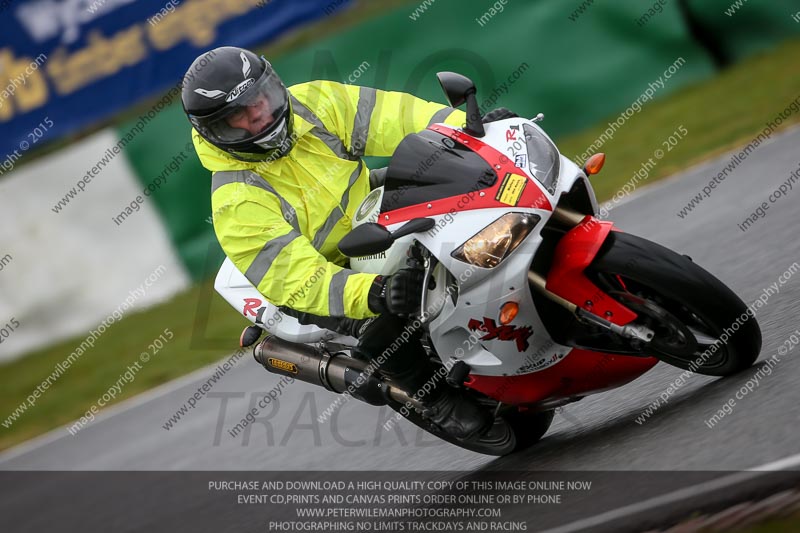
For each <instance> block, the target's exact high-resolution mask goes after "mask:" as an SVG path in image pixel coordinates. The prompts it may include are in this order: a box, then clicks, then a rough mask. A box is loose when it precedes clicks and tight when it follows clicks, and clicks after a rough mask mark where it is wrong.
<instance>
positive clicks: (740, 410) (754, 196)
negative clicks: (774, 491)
mask: <svg viewBox="0 0 800 533" xmlns="http://www.w3.org/2000/svg"><path fill="white" fill-rule="evenodd" d="M798 144H800V130H793V131H791V132H789V133H787V134H784V135H782V136H780V137H777V138H775V139H774V140H773V141H772V142H770V143H769V144H766V145H762V146H761V147H759V148H758V149H757V150H756V151H755V152H754V153H752V154H751V155H750V157H749V158H748V159H747V160H746V161H745V162H744V163H743V164H741V165H740V166H739V167H738V168H737V169H736V170H735V171H734V173H733V174H732V175H731V176H730V177H728V178H727V179H726V180H725V181H724V182H723V183H722V184H720V185H718V186H717V188H716V189H715V190H714V191H713V192H712V194H711V196H710V198H707V199H704V200H703V202H702V203H701V204H700V205H699V206H698V207H696V208H695V209H694V211H692V212H691V213H690V214H689V215H688V216H687V217H685V218H684V219H681V218H679V217H678V216H677V213H678V211H680V209H681V208H682V207H684V206H685V205H686V203H687V202H688V201H689V200H690V199H691V198H692V197H693V196H695V195H696V194H697V193H698V192H700V191H701V189H702V187H703V186H704V185H706V184H707V183H708V181H709V180H710V179H711V178H712V177H713V176H714V175H716V174H717V173H718V172H720V171H721V169H722V168H723V167H724V165H725V164H727V163H728V161H729V156H726V157H723V158H721V159H718V160H714V161H711V162H709V163H706V164H704V165H702V166H700V167H697V168H695V169H692V170H691V171H689V172H688V173H686V174H684V175H681V176H677V177H675V178H671V179H669V180H667V181H664V182H661V183H658V184H656V185H654V186H652V187H649V188H648V189H647V190H646V191H643V192H642V193H641V194H638V195H637V196H636V197H635V198H634V199H633V200H631V201H630V202H627V203H624V204H622V205H620V206H618V207H617V208H616V209H614V210H613V211H612V212H611V214H610V216H609V218H610V219H611V220H614V221H615V222H616V223H617V225H618V226H619V227H621V228H622V229H623V230H625V231H628V232H630V233H635V234H638V235H640V236H642V237H645V238H648V239H651V240H653V241H656V242H659V243H661V244H663V245H665V246H667V247H670V248H672V249H674V250H676V251H678V252H680V253H685V254H688V255H690V256H691V257H692V258H693V259H694V261H695V262H696V263H698V264H700V265H701V266H703V267H704V268H706V269H707V270H709V271H710V272H712V273H713V274H715V275H716V276H717V277H719V278H720V279H721V280H723V281H724V282H725V283H727V284H728V285H729V286H730V287H731V288H732V289H733V290H734V291H735V292H736V293H737V294H739V295H740V297H741V298H742V299H743V300H744V301H745V302H747V303H750V302H752V301H753V300H754V299H756V298H758V296H759V295H761V294H762V291H763V289H764V288H766V287H767V286H769V285H771V284H773V283H775V282H777V281H778V277H779V276H780V275H781V274H782V273H784V272H785V271H786V270H787V268H789V267H790V266H791V265H792V264H793V263H794V262H795V261H798V262H800V243H799V242H798V238H797V227H798V226H797V224H798V215H800V209H798V207H797V206H798V205H799V204H800V192H796V191H795V190H792V191H791V192H789V193H788V196H786V197H784V198H781V199H780V200H778V201H777V202H776V203H774V204H770V208H769V209H768V211H767V214H766V217H765V218H763V219H761V220H759V221H758V222H756V224H755V225H754V226H753V227H751V228H750V229H749V230H748V231H747V232H742V231H740V229H739V228H738V227H737V224H738V223H741V222H742V221H743V220H744V219H745V218H746V217H747V216H748V215H749V214H750V213H751V212H753V210H754V209H755V208H756V207H757V205H759V204H760V203H761V202H762V201H767V196H768V195H769V193H770V192H772V191H773V190H774V189H776V188H777V187H778V186H779V185H780V184H781V183H783V182H785V181H786V180H787V179H788V178H789V177H790V174H791V172H792V171H794V170H795V169H797V168H798V167H799V166H800V157H799V156H798V155H797V151H796V147H797V146H798ZM596 179H602V173H601V174H600V177H598V178H596ZM797 188H800V184H798V185H795V189H797ZM795 196H796V197H795ZM799 300H800V273H798V274H797V275H795V276H794V277H793V278H791V279H789V281H788V282H787V283H786V284H784V285H782V286H781V287H780V292H779V293H778V294H777V295H773V296H771V297H770V298H769V301H768V305H767V306H766V307H763V308H762V309H761V310H760V311H759V313H758V317H757V318H758V321H759V324H760V326H761V329H762V332H763V338H764V347H763V351H762V354H761V358H760V359H761V360H763V359H765V358H769V357H771V356H773V355H775V354H776V353H777V350H778V347H779V346H780V345H781V344H782V343H783V342H784V341H785V340H786V339H787V338H788V337H789V335H790V334H791V333H792V332H793V331H794V330H795V329H797V328H798V327H800V323H798V322H800V320H798V312H797V302H798V301H799ZM797 353H800V347H798V348H797V349H795V350H794V351H791V352H789V353H788V354H787V355H784V356H782V357H780V363H779V364H778V366H776V367H775V369H774V372H773V373H772V375H770V376H767V377H765V378H764V379H763V380H762V381H761V383H760V384H759V386H758V388H756V389H755V390H754V391H753V392H752V393H749V394H748V395H747V396H746V397H744V398H743V399H741V400H737V401H736V407H735V408H734V410H733V412H732V414H730V415H727V416H725V417H724V418H723V419H722V421H721V422H719V423H718V424H717V425H716V426H715V427H714V428H713V429H709V428H708V427H707V426H706V425H705V423H704V421H705V420H706V419H708V418H710V417H711V416H712V415H713V414H715V413H716V412H717V411H718V410H719V409H720V408H721V407H722V405H723V404H724V403H725V402H727V401H728V400H729V399H730V398H731V397H733V395H734V394H735V393H736V391H737V390H739V389H740V388H741V387H742V385H744V384H745V382H747V380H748V379H750V378H751V377H752V376H753V374H754V373H755V372H756V370H757V368H756V367H754V368H753V369H752V370H748V371H746V372H744V373H742V374H741V375H738V376H734V377H731V378H727V379H723V380H719V379H714V378H708V377H702V376H698V377H694V378H692V379H691V380H690V381H689V383H687V384H686V385H685V386H683V387H682V388H680V389H679V390H678V391H677V392H676V393H675V394H674V395H672V396H671V397H670V399H669V402H668V404H667V405H665V406H662V407H661V408H660V409H659V410H658V411H657V412H655V413H654V414H653V416H652V417H651V418H650V419H649V420H647V421H645V422H644V423H643V424H637V423H636V422H635V420H636V417H637V416H639V415H640V414H641V412H642V411H643V410H644V409H645V408H646V407H647V406H648V405H649V404H650V402H651V401H653V400H655V399H656V397H657V396H658V395H659V394H660V393H661V392H662V391H664V390H665V389H666V388H667V387H668V386H669V384H670V383H671V382H672V381H673V380H674V379H675V378H676V377H677V376H678V375H679V374H680V373H681V371H680V370H678V369H675V368H671V367H668V366H666V365H663V364H659V365H657V366H656V367H655V368H654V369H653V370H651V371H650V372H649V373H647V374H645V375H644V376H643V377H641V378H639V379H638V380H636V381H634V382H633V383H631V384H629V385H627V386H625V387H623V388H620V389H617V390H614V391H610V392H606V393H603V394H600V395H596V396H594V397H589V398H587V399H585V400H583V401H581V402H579V403H576V404H573V405H570V406H567V407H566V408H565V409H564V411H563V412H562V413H561V414H560V415H559V416H557V417H556V421H555V423H554V424H553V426H552V428H551V430H550V431H549V433H548V434H547V436H546V437H545V438H544V440H542V442H541V443H540V444H539V445H538V446H536V447H535V448H533V449H530V450H528V451H526V452H524V453H520V454H517V455H514V456H512V457H508V458H501V459H494V458H490V457H484V456H481V455H478V454H474V453H471V452H467V451H463V450H461V449H459V448H456V447H454V446H451V445H448V444H445V443H442V442H439V441H436V440H435V439H433V438H432V437H430V436H428V435H426V434H423V433H421V432H419V431H417V430H416V428H414V427H413V426H411V425H409V424H406V423H405V422H402V423H400V424H399V425H398V426H397V428H398V429H396V430H391V431H388V432H387V431H385V430H384V429H383V428H382V427H381V426H382V424H383V423H384V422H385V421H386V420H387V419H388V418H389V417H391V416H392V415H393V413H392V412H391V411H388V410H387V409H386V408H382V409H381V408H373V407H370V406H367V405H364V404H359V403H357V402H350V403H348V404H346V405H345V406H344V407H343V408H342V409H341V412H340V413H339V414H338V415H337V416H335V417H334V419H333V423H324V424H319V423H317V422H316V421H315V419H316V416H317V415H318V414H319V413H321V412H322V411H323V410H324V409H325V408H326V407H327V406H328V405H329V404H330V402H331V401H333V400H334V398H335V397H334V396H333V395H331V394H329V393H327V392H325V391H322V390H320V389H317V388H315V387H313V386H310V385H306V384H303V383H294V384H292V385H290V386H288V387H287V388H285V389H284V391H283V393H282V395H281V396H280V399H279V401H278V402H277V403H273V404H271V405H269V406H267V407H266V408H265V409H263V410H262V411H261V413H260V414H259V420H258V421H257V422H256V423H255V424H253V425H252V426H251V427H249V428H248V429H247V430H245V432H244V433H242V434H240V435H238V436H237V437H231V436H230V435H229V434H228V433H227V431H228V430H229V429H230V428H232V427H233V426H234V425H236V424H237V423H238V422H239V421H240V420H241V419H242V417H244V415H245V414H246V412H247V411H248V409H249V408H250V407H252V406H253V405H255V402H256V401H257V400H258V398H259V391H260V392H261V393H262V394H263V393H264V392H266V391H268V390H270V389H271V388H273V387H274V386H275V385H276V384H277V382H278V380H279V378H278V376H275V375H271V374H268V373H266V372H264V371H262V370H261V369H260V367H257V366H256V364H255V363H254V362H253V361H252V359H251V358H250V357H249V355H248V356H246V357H244V358H242V359H241V361H240V362H239V364H238V365H237V367H236V368H235V369H233V370H232V371H230V372H229V373H228V374H226V375H225V376H224V378H222V380H221V381H219V382H218V383H217V384H216V385H215V386H214V389H213V391H212V394H216V395H226V396H227V399H225V400H224V401H223V398H220V397H206V398H203V399H202V400H201V401H199V402H198V404H197V407H196V408H195V409H193V410H191V411H189V412H188V414H187V415H185V416H184V418H183V419H182V420H181V421H180V422H178V423H177V424H176V425H175V426H174V427H173V428H172V429H171V430H169V431H167V430H165V429H163V428H162V425H163V424H164V423H165V422H166V420H167V419H168V418H169V416H170V415H172V414H173V413H174V412H175V411H176V410H177V409H179V408H180V406H181V405H182V404H183V403H184V402H186V401H187V399H188V397H189V396H191V394H192V393H193V392H194V391H195V390H196V389H197V387H198V386H199V385H200V384H201V383H203V382H205V380H206V379H207V377H208V375H209V374H210V373H208V372H207V373H205V374H203V375H198V376H197V377H196V379H195V380H194V381H191V382H189V383H185V384H184V385H183V386H181V387H178V388H174V387H168V388H167V390H168V391H167V392H165V393H163V394H160V395H157V396H156V397H154V398H152V399H150V400H149V401H146V402H144V403H141V404H140V405H136V406H133V407H129V408H123V409H120V410H118V412H116V413H114V414H113V416H108V417H105V418H100V419H98V421H96V422H95V423H94V424H93V425H90V426H88V427H87V428H85V429H83V430H82V431H81V432H80V433H78V434H77V435H76V436H71V435H69V434H68V433H67V432H66V430H64V429H62V430H61V434H62V435H63V436H61V437H60V438H53V436H52V435H50V436H49V437H48V438H47V439H45V441H46V442H45V443H44V444H41V445H38V446H32V447H30V449H29V450H27V451H25V449H24V448H20V449H18V450H11V451H10V452H8V453H6V454H4V455H2V456H0V469H2V470H296V471H299V470H358V471H368V470H440V471H441V470H447V471H451V472H450V473H449V474H450V475H447V474H448V473H444V474H445V477H447V478H454V479H457V478H459V477H461V476H463V475H465V474H467V472H474V471H481V470H514V471H524V470H537V471H542V470H547V471H566V470H573V471H589V470H605V471H627V470H661V471H675V470H682V471H687V470H696V471H700V470H706V471H708V470H720V471H722V470H727V471H730V470H741V469H746V468H750V467H754V466H756V465H760V464H764V463H769V462H771V461H776V460H779V459H782V458H784V457H787V456H791V455H794V454H796V453H797V452H798V451H799V450H798V448H800V446H799V445H798V442H797V424H798V407H797V406H798V403H800V389H799V388H798V387H797V383H798V382H800V362H798V361H797V360H796V357H795V354H797ZM759 364H760V363H757V365H759ZM170 388H171V389H172V390H169V389H170ZM225 402H227V404H225ZM38 496H39V497H42V496H44V494H39V495H38ZM163 496H164V497H165V500H164V501H165V504H166V502H167V501H170V500H171V505H177V504H179V502H181V500H180V497H179V495H174V494H173V495H170V496H167V495H163ZM644 496H645V495H644V494H642V495H639V497H641V498H643V497H644ZM636 497H637V496H636V495H632V494H624V495H622V494H613V493H609V494H606V495H605V496H603V498H604V499H602V500H601V501H598V498H597V495H595V496H594V498H593V501H592V502H591V505H589V502H588V500H587V502H585V503H586V504H587V506H586V507H585V510H586V512H588V509H589V507H592V508H596V510H598V512H599V511H600V510H607V509H609V508H614V507H618V506H620V505H623V504H626V503H630V502H631V501H635V500H636ZM582 509H583V508H582ZM559 511H560V514H561V515H562V516H561V518H560V519H557V518H555V517H553V518H552V520H554V521H552V522H551V521H549V520H546V521H545V522H549V524H550V525H552V524H556V523H558V521H559V520H560V521H561V522H565V521H571V520H574V519H575V518H576V517H577V516H578V514H573V513H566V512H565V511H566V509H563V508H562V509H560V510H559ZM580 514H581V515H582V516H585V514H584V513H583V512H581V513H580ZM567 515H568V516H567ZM519 518H521V517H519ZM542 525H544V524H542Z"/></svg>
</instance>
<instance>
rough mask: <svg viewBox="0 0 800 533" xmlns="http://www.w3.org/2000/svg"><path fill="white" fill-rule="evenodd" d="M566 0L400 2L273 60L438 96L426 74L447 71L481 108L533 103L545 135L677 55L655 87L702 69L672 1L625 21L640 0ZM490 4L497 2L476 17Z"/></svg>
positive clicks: (522, 108)
mask: <svg viewBox="0 0 800 533" xmlns="http://www.w3.org/2000/svg"><path fill="white" fill-rule="evenodd" d="M577 4H579V3H578V2H575V3H574V4H573V3H572V2H569V3H567V2H563V1H562V0H542V1H537V2H524V1H521V0H505V3H503V2H496V3H495V4H490V3H483V2H476V3H471V2H470V3H466V2H458V1H457V0H436V2H435V3H433V4H432V5H431V6H430V7H429V8H428V10H427V11H426V12H424V13H422V14H419V15H418V16H417V18H416V20H412V18H411V17H412V16H414V15H415V11H414V10H415V9H417V5H416V4H411V5H409V6H405V7H402V8H399V9H396V10H394V11H392V12H390V13H388V14H385V15H383V16H380V17H377V18H375V19H372V20H369V21H366V22H364V23H362V24H360V25H358V26H356V27H354V28H351V29H349V30H347V31H345V32H343V33H340V34H337V35H334V36H332V37H329V38H326V39H324V40H320V41H316V42H314V43H313V44H312V45H310V46H308V47H306V48H304V49H302V50H299V51H296V52H293V53H290V54H288V55H285V56H282V57H281V58H279V59H277V60H275V62H274V63H275V67H276V70H277V71H278V72H279V73H280V75H281V76H282V77H283V78H284V80H286V81H287V83H289V84H292V83H298V82H302V81H307V80H310V79H331V80H337V81H344V82H352V83H354V84H358V85H369V86H373V87H378V88H383V89H390V90H399V91H405V92H410V93H413V94H416V95H418V96H421V97H423V98H426V99H429V100H435V101H439V102H443V101H444V95H443V94H442V91H441V89H440V88H439V86H438V83H437V81H436V78H435V73H436V72H437V71H440V70H455V71H459V72H461V73H463V74H465V75H467V76H470V77H471V78H473V79H474V80H475V82H476V84H477V86H478V91H479V102H481V103H482V104H484V105H482V107H483V108H484V111H486V110H488V109H486V108H489V109H491V108H492V107H496V106H500V105H503V106H505V107H509V108H511V109H513V110H515V111H516V112H518V113H520V114H523V115H527V116H533V115H535V114H536V113H537V112H543V113H545V115H546V116H547V119H546V120H545V122H544V126H545V128H546V129H547V130H548V131H549V132H551V133H554V134H563V133H569V132H573V131H576V130H579V129H582V128H585V127H587V126H589V125H593V124H596V123H597V122H598V121H600V120H602V119H604V118H606V117H609V116H610V115H612V114H613V113H614V112H618V111H620V110H622V109H625V108H626V107H627V106H628V105H630V104H631V102H632V101H634V100H635V99H636V98H638V97H639V96H640V95H641V94H642V92H643V91H645V89H646V88H647V87H648V86H649V85H650V84H651V83H657V82H658V79H659V76H661V75H663V73H664V71H665V70H666V69H667V68H669V67H670V65H672V64H673V63H674V62H675V61H676V60H677V59H678V58H679V57H682V58H683V59H684V60H685V63H684V64H683V66H681V68H680V69H679V70H678V71H677V73H675V74H674V75H673V76H672V78H670V79H669V80H668V82H666V83H665V86H664V87H663V88H660V89H659V90H658V96H661V95H664V94H668V93H669V92H671V91H674V90H676V89H678V88H680V87H682V86H684V85H686V84H688V83H693V82H696V81H699V80H702V79H706V78H708V77H710V76H712V75H713V74H714V67H713V63H712V62H711V60H710V59H709V56H708V54H707V53H706V52H705V50H704V49H703V48H702V47H701V46H700V45H698V44H696V43H695V42H694V41H693V40H692V39H691V37H690V35H689V33H688V31H687V29H686V27H685V24H684V23H683V19H682V17H681V14H680V10H679V9H678V8H677V7H676V6H674V5H673V6H668V7H667V8H665V11H664V13H662V14H661V15H660V16H659V17H657V18H654V19H653V20H652V21H651V22H650V23H649V24H647V25H646V26H644V27H641V28H640V27H637V25H636V24H635V20H636V19H637V18H638V17H639V16H640V15H641V14H642V13H643V11H644V10H645V9H644V8H643V7H642V5H641V3H640V2H637V1H635V0H624V1H618V2H614V3H610V2H609V3H597V4H595V5H591V6H589V8H588V9H587V10H586V12H585V13H583V14H582V15H581V16H580V17H578V18H577V20H575V21H572V20H570V18H569V17H570V15H572V13H573V10H574V9H575V6H576V5H577ZM493 6H499V8H500V9H496V10H495V14H494V15H488V16H487V14H490V13H491V10H492V9H493ZM632 43H636V44H635V46H634V45H632ZM365 62H366V63H365ZM365 64H367V65H369V67H368V68H366V69H364V68H360V66H361V65H365ZM504 84H505V87H504Z"/></svg>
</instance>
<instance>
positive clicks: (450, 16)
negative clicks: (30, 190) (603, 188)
mask: <svg viewBox="0 0 800 533" xmlns="http://www.w3.org/2000/svg"><path fill="white" fill-rule="evenodd" d="M733 1H734V2H735V1H736V0H733ZM739 1H741V2H742V3H743V5H742V7H741V8H740V12H739V13H737V14H735V15H733V16H727V15H725V13H724V11H725V9H726V8H728V7H730V3H727V2H728V0H724V1H723V0H712V1H709V2H706V1H705V0H653V2H644V3H643V2H641V1H637V0H619V1H615V2H613V3H612V2H587V1H586V0H583V1H579V0H570V1H569V2H564V1H563V0H539V1H537V2H525V1H523V0H498V1H497V2H494V3H484V2H476V3H472V2H470V3H466V2H460V1H457V0H434V1H432V2H425V3H421V4H409V5H407V6H403V7H401V8H397V9H394V10H392V11H389V12H387V13H385V14H383V15H381V16H378V17H376V18H373V19H371V20H368V21H366V22H364V23H361V24H359V25H357V26H355V27H352V28H350V29H348V30H346V31H344V32H341V33H339V34H336V35H334V36H331V37H327V38H325V39H322V40H319V41H316V42H314V43H313V44H311V45H308V46H305V47H304V48H301V49H299V50H296V51H293V52H291V53H289V54H286V55H284V56H282V57H280V58H277V59H275V60H274V61H273V63H274V64H275V68H276V70H277V72H278V73H279V74H280V75H281V77H282V78H283V79H284V81H285V82H286V83H287V85H292V84H295V83H300V82H304V81H308V80H313V79H329V80H336V81H340V82H344V83H352V84H356V85H366V86H371V87H377V88H381V89H388V90H398V91H404V92H409V93H412V94H415V95H418V96H420V97H422V98H425V99H428V100H434V101H438V102H444V95H443V94H442V91H441V89H440V87H439V86H438V83H437V81H436V77H435V73H436V72H437V71H442V70H454V71H457V72H461V73H463V74H465V75H467V76H469V77H471V78H472V79H473V80H474V81H475V82H476V84H477V86H478V91H479V95H478V96H479V98H478V100H479V103H480V104H481V107H482V109H483V111H484V112H485V111H488V110H489V109H492V108H494V107H499V106H505V107H508V108H510V109H512V110H514V111H516V112H517V113H519V114H521V115H524V116H534V115H535V114H536V113H538V112H543V113H545V116H546V119H545V121H544V122H543V123H542V125H543V127H544V128H545V129H546V130H547V131H548V132H549V133H551V134H553V135H556V136H559V135H564V134H567V133H571V132H575V131H578V130H581V129H583V128H586V127H588V126H592V125H596V124H598V123H606V122H609V121H614V120H615V119H616V118H617V117H618V116H619V114H620V113H621V112H623V113H626V114H629V115H630V116H627V117H626V118H627V119H629V120H636V112H638V109H640V108H641V107H642V106H646V105H647V102H649V101H650V100H652V99H654V98H660V97H663V96H664V95H666V94H669V93H670V92H673V91H676V90H678V89H680V88H682V87H685V86H687V85H690V84H693V83H695V82H698V81H701V80H704V79H708V78H710V77H712V76H713V75H715V72H716V67H715V60H716V62H717V63H719V58H718V57H716V56H718V55H723V56H726V57H728V56H730V57H733V58H740V57H743V56H745V55H747V54H750V53H753V52H754V51H756V50H759V49H761V48H763V47H765V46H768V45H770V44H771V43H774V42H776V41H778V40H780V39H781V38H782V37H783V36H786V35H790V34H793V33H796V32H797V31H798V30H800V24H798V23H797V22H795V21H794V20H793V19H792V17H791V13H790V11H791V9H790V8H789V4H790V3H792V2H790V1H789V0H778V1H776V2H771V3H770V4H769V5H767V3H766V2H764V1H762V0H739ZM655 6H657V8H656V7H655ZM798 9H800V8H798ZM798 19H800V15H798ZM764 30H766V31H764ZM134 122H135V121H134ZM131 126H132V123H128V124H124V125H122V126H121V127H120V132H121V133H122V132H124V131H127V130H128V129H129V128H130V127H131ZM189 140H190V139H189V125H188V122H187V121H186V118H185V117H184V116H183V113H182V111H181V108H180V105H179V104H177V105H175V104H173V105H172V106H171V107H170V108H168V109H166V110H164V111H162V112H161V113H160V114H159V115H158V116H157V117H156V119H154V120H153V121H152V122H151V123H150V124H148V126H147V130H146V131H145V133H144V134H142V135H139V136H138V137H137V138H136V141H135V142H134V143H132V145H131V146H130V147H129V148H128V149H127V154H128V157H129V159H130V161H131V163H132V165H133V167H134V168H135V169H136V172H137V174H138V175H139V177H140V180H141V182H142V184H143V186H147V185H148V184H149V183H151V182H152V181H153V180H154V179H156V178H157V177H158V176H159V175H160V174H161V173H162V172H164V168H165V165H168V164H169V163H170V161H172V160H173V159H174V157H175V156H176V154H178V153H179V152H180V151H184V152H185V151H186V146H187V143H188V142H189ZM186 155H187V156H188V160H187V161H185V162H182V163H181V164H180V168H179V169H177V170H176V171H175V172H174V173H172V174H171V175H170V176H169V179H168V181H167V183H166V185H164V186H162V187H160V188H159V189H158V190H157V191H155V194H154V196H153V200H154V201H155V202H156V204H157V206H158V208H159V210H160V212H161V215H162V217H163V219H164V222H165V225H166V227H167V229H168V231H169V233H170V235H171V238H172V240H173V242H174V243H175V246H176V248H177V249H178V252H179V254H180V256H181V257H182V258H183V260H184V262H185V263H186V266H187V269H188V270H189V272H191V274H192V276H193V277H194V278H195V279H201V278H203V277H205V276H208V275H210V274H211V273H213V268H214V267H215V265H214V264H211V263H213V262H214V261H217V260H218V259H219V258H220V257H221V256H220V255H218V254H219V249H218V247H217V245H216V244H215V243H216V241H215V237H214V234H213V228H212V227H211V224H209V223H208V221H207V219H208V217H210V214H211V213H210V198H209V196H210V194H209V187H210V176H209V173H208V172H207V171H206V170H204V169H203V168H202V167H201V166H200V164H199V162H198V161H197V158H196V156H195V155H194V154H193V153H192V154H186ZM367 163H368V165H369V166H371V167H375V166H378V165H382V164H385V160H376V159H371V158H368V161H367ZM209 258H211V259H209Z"/></svg>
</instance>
